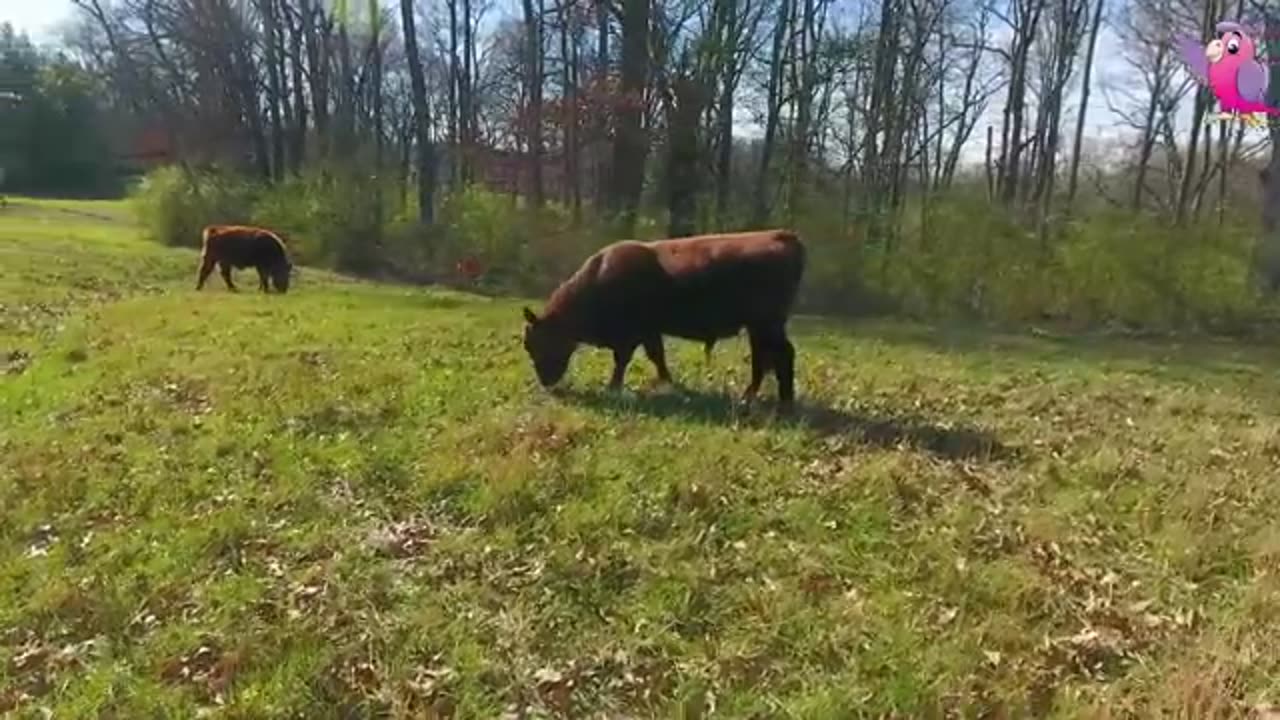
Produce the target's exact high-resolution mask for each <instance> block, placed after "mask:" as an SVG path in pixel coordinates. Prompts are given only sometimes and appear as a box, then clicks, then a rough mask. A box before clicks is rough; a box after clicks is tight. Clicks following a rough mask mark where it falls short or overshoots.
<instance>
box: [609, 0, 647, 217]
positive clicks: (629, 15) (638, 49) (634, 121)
mask: <svg viewBox="0 0 1280 720" xmlns="http://www.w3.org/2000/svg"><path fill="white" fill-rule="evenodd" d="M650 1H651V0H623V4H622V83H621V85H622V99H621V102H622V108H620V109H619V111H618V113H617V116H618V132H617V138H616V139H615V140H614V144H613V172H612V175H613V211H614V213H615V214H616V215H617V216H618V218H619V220H620V221H621V228H620V229H621V231H622V232H623V234H625V235H630V234H631V232H632V230H633V229H634V227H635V220H636V212H637V211H638V210H639V207H640V193H641V191H642V190H643V189H644V171H645V160H646V159H647V158H646V156H647V155H648V149H649V143H648V140H647V138H646V137H645V131H644V126H643V124H642V123H643V120H644V108H645V89H646V87H647V86H648V80H649V9H650V8H649V3H650Z"/></svg>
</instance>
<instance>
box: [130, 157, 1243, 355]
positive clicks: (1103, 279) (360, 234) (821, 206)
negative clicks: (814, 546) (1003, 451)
mask: <svg viewBox="0 0 1280 720" xmlns="http://www.w3.org/2000/svg"><path fill="white" fill-rule="evenodd" d="M402 191H403V188H400V187H399V186H398V185H396V184H395V183H393V182H383V181H378V180H375V179H371V178H369V177H367V176H363V175H361V174H360V173H359V171H358V170H355V169H351V168H336V169H330V170H327V171H312V172H309V173H307V174H305V175H303V176H301V177H294V178H289V179H287V180H283V181H280V182H278V183H275V184H274V185H269V186H268V185H264V184H261V183H257V182H253V181H249V180H246V179H244V178H241V177H237V176H235V175H233V174H231V173H226V172H220V171H216V170H215V171H205V172H200V173H195V174H190V175H188V174H186V173H183V172H182V171H180V170H178V169H176V168H164V169H161V170H157V171H155V172H152V173H151V174H149V175H148V176H147V177H146V178H145V180H144V182H142V183H141V184H140V186H139V187H138V189H137V190H136V193H135V203H136V207H137V208H138V212H139V215H140V216H141V217H142V219H143V221H144V223H145V225H146V228H147V230H148V232H149V234H150V235H151V236H152V237H153V238H155V239H157V240H159V241H161V242H165V243H168V244H171V245H183V246H197V245H198V244H199V232H200V228H201V227H202V226H203V225H205V224H207V223H211V222H224V223H225V222H252V223H255V224H259V225H263V226H266V227H270V228H272V229H275V230H277V231H279V232H281V234H283V235H284V236H285V237H286V239H287V240H288V241H289V244H290V247H291V250H292V252H293V253H294V254H295V256H296V257H297V258H298V260H299V262H302V263H304V264H313V265H322V266H328V267H332V268H336V269H339V270H344V271H351V272H355V273H361V274H391V275H393V276H398V277H401V278H405V279H411V280H437V281H438V280H457V279H460V278H458V277H457V274H456V271H455V270H454V268H455V265H456V263H457V262H458V261H459V260H461V259H462V258H464V257H467V256H474V257H475V258H476V259H477V260H479V262H480V264H481V266H482V267H483V269H484V271H485V272H484V276H483V278H482V280H481V283H482V284H483V285H486V286H488V288H489V289H491V290H493V291H501V292H508V293H521V294H545V293H546V292H548V291H550V290H551V289H552V288H554V287H555V286H556V285H557V284H558V283H559V282H561V281H562V280H564V279H565V278H566V277H568V276H569V275H570V274H571V273H572V272H574V271H575V270H576V269H577V268H578V267H579V266H580V265H581V264H582V262H583V260H584V259H585V258H586V257H587V256H588V255H589V254H590V253H591V252H593V251H595V250H597V249H599V248H600V247H602V246H604V245H605V244H607V243H608V242H610V241H611V240H613V239H616V238H617V237H619V235H620V233H619V231H618V229H617V227H616V226H614V225H612V224H611V223H610V222H608V221H607V220H605V219H603V218H601V217H600V216H598V215H596V214H594V213H593V212H591V209H590V207H586V208H584V209H583V213H582V217H581V218H579V219H578V220H577V221H575V219H574V217H573V213H572V212H571V210H570V209H569V208H567V207H565V206H564V205H562V204H560V203H556V202H548V203H547V204H545V205H544V206H543V207H542V208H540V209H533V208H530V207H528V206H527V205H526V204H525V203H524V202H523V201H519V200H517V199H516V198H514V197H512V196H510V195H508V194H503V193H497V192H493V191H489V190H486V189H483V188H482V187H479V186H471V187H468V188H465V189H463V190H461V191H458V192H455V193H453V194H447V193H446V194H444V195H442V196H441V197H440V200H439V203H440V204H439V211H438V213H437V222H436V223H435V225H434V226H433V227H431V228H423V227H421V226H420V225H419V224H418V223H417V222H416V217H415V213H414V210H413V208H412V207H411V206H410V203H409V202H407V201H406V193H404V192H402ZM806 206H807V207H806V213H805V214H804V215H803V216H801V217H799V218H797V220H796V223H795V229H796V230H797V231H798V232H799V233H800V235H801V237H802V238H803V239H804V241H805V244H806V246H807V247H808V249H809V261H808V269H807V271H806V277H805V282H804V284H803V286H802V288H801V296H800V308H799V309H800V311H802V312H821V313H830V314H845V315H849V314H869V313H880V312H885V311H892V312H898V313H904V314H908V315H911V316H915V317H919V318H935V319H936V318H947V317H954V316H962V317H969V318H979V319H984V320H989V321H997V322H1008V323H1025V322H1038V321H1043V320H1045V319H1051V320H1056V321H1063V322H1067V323H1070V324H1073V325H1076V326H1080V327H1087V326H1096V325H1099V324H1105V323H1120V324H1124V325H1128V326H1133V327H1141V328H1151V329H1172V328H1182V327H1199V328H1205V329H1214V330H1235V329H1240V328H1243V327H1245V326H1247V325H1248V324H1250V323H1251V322H1253V321H1256V320H1257V319H1258V318H1259V317H1260V316H1261V315H1260V313H1261V303H1260V302H1259V301H1258V299H1257V297H1256V295H1255V293H1254V291H1253V290H1252V288H1251V287H1250V282H1249V278H1250V275H1249V268H1250V252H1251V250H1250V248H1251V246H1252V238H1253V237H1254V235H1255V233H1256V229H1255V228H1253V227H1252V226H1250V225H1248V224H1247V223H1237V224H1235V225H1219V224H1216V223H1215V224H1209V223H1201V224H1193V225H1191V226H1188V227H1180V228H1174V227H1171V226H1169V225H1168V224H1167V223H1164V222H1162V221H1160V220H1159V219H1157V218H1155V217H1152V216H1149V215H1145V214H1138V213H1132V212H1127V211H1125V210H1123V209H1116V208H1111V209H1106V208H1101V209H1100V208H1094V209H1091V210H1089V211H1084V210H1081V211H1080V212H1079V213H1078V215H1077V217H1076V218H1075V219H1073V220H1071V221H1069V222H1065V223H1058V224H1056V225H1054V226H1051V227H1048V228H1046V229H1044V230H1045V231H1044V232H1041V230H1042V229H1041V228H1036V227H1034V226H1029V225H1028V224H1027V223H1026V222H1024V221H1020V220H1019V218H1017V217H1015V216H1014V214H1013V213H1011V212H1009V211H1008V210H1006V209H1005V208H1003V207H1001V206H999V205H997V204H993V203H991V202H989V201H988V199H987V197H986V195H985V192H984V189H983V188H982V187H980V186H976V185H975V186H959V187H956V188H954V189H952V190H949V191H947V192H946V193H940V194H935V195H934V196H933V197H931V198H930V199H929V201H928V202H927V203H926V202H922V201H921V200H919V199H917V198H913V199H912V201H911V202H909V203H908V204H906V205H905V206H904V207H902V208H901V209H900V211H899V213H898V215H897V216H896V217H894V218H887V217H886V218H882V220H881V222H880V223H877V224H876V225H878V226H879V227H881V228H885V227H891V228H893V229H894V231H893V232H892V234H888V233H885V232H883V231H882V232H874V231H873V230H872V226H873V224H872V223H870V222H869V221H868V220H867V219H866V218H855V219H853V220H852V222H851V221H850V220H849V219H847V218H846V216H845V210H844V208H843V205H842V201H841V199H839V198H832V197H826V196H823V195H821V194H820V193H814V197H812V198H811V199H809V200H807V201H806ZM775 224H776V223H775ZM663 228H665V220H664V218H663V217H662V216H661V215H660V214H659V215H642V216H640V217H639V218H637V221H636V224H635V230H634V231H633V233H632V236H633V237H636V238H638V239H649V238H655V237H659V236H661V235H662V234H663Z"/></svg>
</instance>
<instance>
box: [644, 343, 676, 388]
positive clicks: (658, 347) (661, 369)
mask: <svg viewBox="0 0 1280 720" xmlns="http://www.w3.org/2000/svg"><path fill="white" fill-rule="evenodd" d="M644 354H645V355H647V356H648V357H649V361H650V362H652V363H653V366H654V367H655V368H657V370H658V382H660V383H666V384H668V385H674V384H675V382H674V381H673V380H672V379H671V370H670V369H669V368H668V367H667V354H666V351H665V349H664V348H663V347H662V336H661V335H654V336H653V337H651V338H648V339H647V340H645V341H644Z"/></svg>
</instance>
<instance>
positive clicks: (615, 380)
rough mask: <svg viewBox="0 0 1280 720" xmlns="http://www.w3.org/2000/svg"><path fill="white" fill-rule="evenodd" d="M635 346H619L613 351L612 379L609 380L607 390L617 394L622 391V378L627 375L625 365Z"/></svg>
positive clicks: (629, 360)
mask: <svg viewBox="0 0 1280 720" xmlns="http://www.w3.org/2000/svg"><path fill="white" fill-rule="evenodd" d="M635 351H636V346H635V345H619V346H618V347H615V348H614V349H613V377H611V378H609V390H610V391H611V392H617V391H619V390H621V389H622V378H623V377H625V376H626V374H627V364H628V363H630V362H631V356H632V355H633V354H635Z"/></svg>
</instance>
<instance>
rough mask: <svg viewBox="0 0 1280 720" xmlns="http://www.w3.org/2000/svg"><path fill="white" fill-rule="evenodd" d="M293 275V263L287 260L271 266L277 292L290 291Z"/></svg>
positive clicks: (272, 278) (272, 279) (273, 282)
mask: <svg viewBox="0 0 1280 720" xmlns="http://www.w3.org/2000/svg"><path fill="white" fill-rule="evenodd" d="M292 277H293V263H291V262H289V261H288V260H285V261H283V262H280V263H278V264H276V266H275V267H273V268H271V282H272V284H273V285H275V286H276V292H279V293H282V294H283V293H287V292H289V280H290V279H291V278H292Z"/></svg>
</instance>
